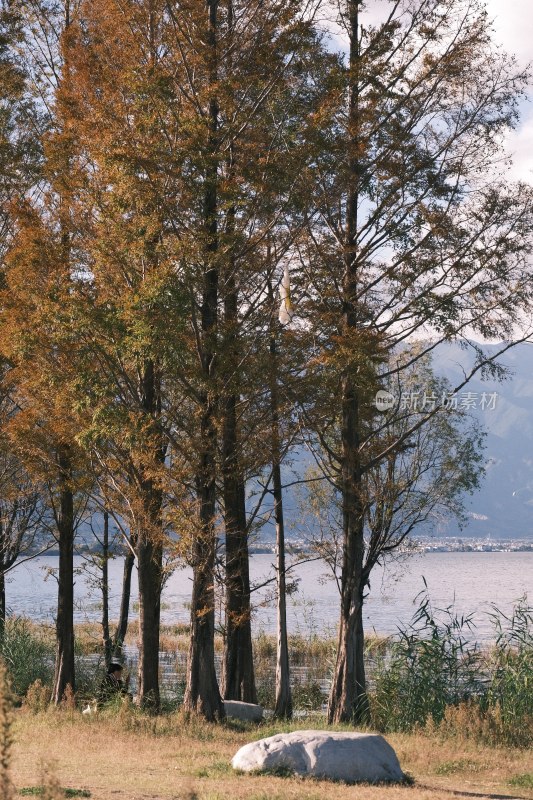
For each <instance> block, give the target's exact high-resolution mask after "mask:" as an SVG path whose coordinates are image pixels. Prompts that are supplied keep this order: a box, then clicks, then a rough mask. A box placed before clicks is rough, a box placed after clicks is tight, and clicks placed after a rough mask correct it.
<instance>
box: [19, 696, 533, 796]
mask: <svg viewBox="0 0 533 800" xmlns="http://www.w3.org/2000/svg"><path fill="white" fill-rule="evenodd" d="M307 727H314V728H321V727H324V720H323V718H320V717H318V716H316V717H313V719H312V721H310V720H307V721H305V722H304V723H301V724H297V723H292V724H291V725H275V724H273V723H272V722H270V723H269V724H267V725H263V726H252V725H249V726H243V725H239V726H230V725H227V724H226V725H219V726H215V725H210V724H208V723H205V722H203V721H201V720H197V719H193V720H191V721H189V722H186V721H185V719H184V717H183V716H182V715H181V714H179V713H176V714H169V715H162V716H161V717H158V718H153V717H147V716H144V715H143V714H141V713H140V712H138V711H136V710H134V709H129V710H127V711H126V712H124V711H119V712H111V711H110V712H109V713H105V712H104V713H102V714H99V715H97V716H96V717H83V716H82V715H81V714H80V713H79V712H77V711H58V710H55V709H50V710H48V711H46V712H40V713H37V714H30V713H28V712H26V711H25V710H24V709H20V710H18V711H17V712H16V714H15V725H14V735H15V744H14V747H13V758H12V776H13V780H14V783H15V786H17V787H22V786H24V787H28V789H29V788H30V787H31V786H32V784H34V783H36V780H35V777H36V775H38V773H39V764H41V763H42V761H43V759H46V760H48V761H52V762H53V764H54V773H55V774H56V775H57V779H58V781H59V784H60V785H61V786H74V787H80V788H79V789H78V791H80V790H83V791H84V792H86V793H87V794H84V795H81V794H78V795H77V796H90V797H91V798H93V800H145V799H146V800H148V798H149V799H150V800H170V799H171V798H172V799H173V800H182V799H183V800H193V799H195V800H276V799H277V800H445V798H446V800H449V798H450V797H452V796H453V794H450V793H455V792H457V793H458V795H457V796H459V797H460V796H461V792H463V793H465V792H470V793H475V794H476V795H477V796H478V798H482V797H489V796H490V795H496V794H497V795H500V796H502V797H503V796H505V797H508V798H511V797H513V798H514V797H521V798H527V800H533V785H532V783H531V781H530V782H529V783H528V778H529V779H531V776H532V775H533V755H532V754H531V752H530V751H528V750H519V749H513V748H496V747H495V748H490V747H486V746H483V745H481V744H478V743H475V742H473V741H471V740H461V739H460V738H459V737H458V738H456V739H452V738H449V737H440V736H439V735H437V734H435V735H432V736H428V735H427V734H424V733H421V732H420V733H416V734H406V733H395V734H391V735H389V736H387V739H388V741H389V742H390V743H391V744H392V746H393V747H394V748H395V750H396V752H397V754H398V757H399V759H400V763H401V765H402V768H403V769H404V771H405V772H407V773H409V774H410V775H412V776H413V778H414V781H415V783H414V786H403V785H402V786H379V787H375V786H374V787H372V786H366V785H361V786H358V787H357V788H355V787H350V786H346V785H343V784H339V783H329V782H327V781H315V780H301V779H297V778H293V777H281V776H276V775H240V774H237V773H235V772H233V770H232V769H231V767H230V761H231V758H232V757H233V755H234V754H235V752H236V751H237V749H238V748H239V747H241V746H242V745H244V744H245V743H247V742H249V741H252V740H254V739H258V738H261V737H263V736H267V735H271V734H273V733H276V732H279V731H281V730H297V729H298V728H307ZM345 729H346V728H345ZM510 787H513V789H512V790H510ZM518 790H519V792H518ZM34 791H35V790H34ZM515 791H516V792H518V794H515V793H513V792H515ZM71 796H75V795H71Z"/></svg>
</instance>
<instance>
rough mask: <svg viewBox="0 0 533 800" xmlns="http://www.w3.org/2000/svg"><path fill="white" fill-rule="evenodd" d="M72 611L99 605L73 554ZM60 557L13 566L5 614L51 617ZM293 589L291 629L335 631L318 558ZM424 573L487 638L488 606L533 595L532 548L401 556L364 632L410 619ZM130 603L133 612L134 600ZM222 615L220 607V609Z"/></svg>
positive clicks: (267, 619)
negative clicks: (54, 572) (510, 551)
mask: <svg viewBox="0 0 533 800" xmlns="http://www.w3.org/2000/svg"><path fill="white" fill-rule="evenodd" d="M273 561H274V556H273V555H271V554H257V555H253V556H252V557H251V565H250V574H251V580H252V582H253V583H254V584H260V583H263V582H264V581H265V580H266V579H268V577H269V576H270V577H271V576H272V574H273V572H272V564H273ZM75 563H76V569H77V570H78V574H77V576H76V585H75V602H76V610H75V617H76V621H77V622H82V621H85V620H98V619H99V618H100V613H101V612H100V604H99V600H100V598H99V595H98V590H97V589H96V588H95V587H94V581H92V580H91V577H90V576H89V575H88V574H86V572H85V570H84V569H83V565H84V559H83V558H82V557H81V556H76V558H75ZM56 566H57V558H56V557H51V556H41V557H39V558H36V559H34V560H32V561H28V562H26V563H22V564H19V565H17V566H16V567H15V568H14V569H13V571H12V572H11V573H10V575H9V577H8V583H7V587H6V594H7V606H8V609H9V611H10V612H12V613H15V614H20V615H25V616H29V617H31V618H33V619H35V620H40V621H48V622H53V619H54V612H55V603H56V595H57V584H56V581H55V578H54V576H53V574H51V570H53V569H54V567H56ZM109 574H110V617H111V619H116V617H117V615H118V607H119V601H120V589H121V581H122V559H114V560H112V561H110V564H109ZM291 574H292V576H293V577H294V578H296V579H297V580H298V589H297V591H296V592H295V594H294V595H292V596H291V597H290V598H289V602H288V624H289V630H290V632H292V633H301V634H304V635H309V634H312V633H317V634H323V633H329V634H332V635H334V633H335V628H336V624H337V620H338V602H339V598H338V593H337V588H336V585H335V583H334V581H333V580H331V579H329V578H328V577H327V576H326V568H325V567H324V565H323V564H320V563H319V562H309V563H304V564H299V565H297V566H295V568H294V570H293V573H291ZM424 579H425V581H426V582H427V584H428V589H429V594H430V597H431V601H432V604H433V606H434V607H435V608H446V607H448V606H450V605H452V604H454V606H455V609H456V611H457V612H458V613H460V614H470V613H472V614H474V619H475V622H476V638H478V639H480V640H481V639H487V638H490V637H491V635H492V628H491V625H490V622H489V619H488V617H487V612H488V611H490V607H491V606H490V604H491V603H495V604H496V606H497V607H498V608H499V609H500V610H502V611H503V612H505V613H508V612H509V611H510V610H511V608H512V606H513V603H514V601H516V600H517V599H518V598H519V597H521V596H522V595H524V594H525V593H527V594H528V596H529V600H530V602H531V600H532V599H533V552H512V553H506V552H488V553H483V552H472V553H424V554H417V555H413V556H409V557H405V558H404V559H403V560H402V561H401V562H399V563H397V562H396V563H392V564H390V565H389V566H386V567H385V568H382V567H376V570H375V572H374V574H373V577H372V581H371V591H370V594H369V597H368V599H367V601H366V604H365V612H364V618H365V627H366V630H367V631H368V632H372V631H375V632H376V633H378V634H391V633H394V632H395V631H396V630H397V627H398V625H404V624H406V623H408V622H409V620H410V619H411V617H412V615H413V612H414V611H415V609H416V604H415V602H414V600H415V597H416V596H417V594H418V593H419V592H421V591H422V590H423V589H424ZM191 581H192V573H191V570H190V569H181V570H177V571H176V572H175V573H173V574H172V575H171V576H170V578H169V580H168V582H167V584H166V586H165V589H164V591H163V605H162V619H163V622H166V623H179V622H188V620H189V609H188V604H189V600H190V593H191V586H192V582H191ZM136 594H137V580H136V575H135V574H134V576H133V586H132V601H133V603H134V602H135V600H136ZM272 594H273V585H270V586H266V587H263V588H261V589H259V590H257V591H255V592H254V594H253V602H254V606H255V610H254V616H253V626H254V631H255V633H258V632H259V631H264V632H266V633H273V632H274V630H275V625H276V609H275V604H274V603H273V600H272ZM133 603H132V617H136V610H135V609H136V606H134V605H133ZM218 613H220V610H219V611H218Z"/></svg>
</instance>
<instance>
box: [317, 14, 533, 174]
mask: <svg viewBox="0 0 533 800" xmlns="http://www.w3.org/2000/svg"><path fill="white" fill-rule="evenodd" d="M485 2H486V4H487V9H488V12H489V16H490V18H491V19H492V20H493V25H494V38H495V40H496V42H497V43H498V44H499V45H500V46H502V47H503V48H505V50H506V51H507V52H508V53H512V54H513V55H515V56H516V58H517V59H518V62H519V64H520V66H521V67H525V66H526V65H527V64H529V63H532V64H533V0H485ZM387 7H389V3H388V2H387V0H367V4H366V11H365V16H366V18H367V19H368V20H369V21H372V22H377V20H378V19H380V18H382V14H383V8H387ZM380 12H381V13H380ZM330 31H331V28H330ZM332 32H333V31H332ZM333 38H334V40H337V43H338V45H340V41H341V40H342V38H343V37H342V36H340V37H338V34H337V36H336V35H335V33H334V34H333ZM339 49H343V48H342V45H341V46H340V47H339ZM532 72H533V69H532ZM520 114H521V119H520V124H519V126H518V127H517V129H516V130H514V131H512V132H510V134H509V136H508V138H507V141H506V150H507V152H508V154H509V155H511V156H512V159H513V166H512V168H511V177H512V178H514V179H518V180H523V181H527V182H529V183H532V184H533V75H532V78H531V85H530V90H529V97H528V98H527V99H526V100H524V102H523V103H522V104H521V106H520Z"/></svg>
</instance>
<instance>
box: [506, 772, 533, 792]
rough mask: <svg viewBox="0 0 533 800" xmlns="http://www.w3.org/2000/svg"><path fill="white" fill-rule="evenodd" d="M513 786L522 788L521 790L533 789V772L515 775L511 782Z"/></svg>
mask: <svg viewBox="0 0 533 800" xmlns="http://www.w3.org/2000/svg"><path fill="white" fill-rule="evenodd" d="M509 784H510V785H511V786H520V788H521V789H533V772H526V773H525V774H524V775H515V777H514V778H511V780H510V781H509Z"/></svg>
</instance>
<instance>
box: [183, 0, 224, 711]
mask: <svg viewBox="0 0 533 800" xmlns="http://www.w3.org/2000/svg"><path fill="white" fill-rule="evenodd" d="M207 12H208V25H207V42H208V47H209V53H210V55H209V58H210V64H209V72H210V75H209V82H210V85H211V87H213V90H214V88H215V86H216V83H217V80H218V73H217V59H218V55H217V27H218V0H207ZM218 114H219V110H218V101H217V98H216V96H215V94H214V93H213V95H212V97H211V100H210V102H209V141H208V146H207V158H208V165H207V168H206V180H205V194H204V229H205V234H206V241H207V246H206V260H205V264H204V285H203V302H202V313H201V326H202V343H201V352H200V359H201V368H202V375H203V380H204V383H205V385H206V387H207V388H206V389H205V390H204V391H203V392H202V393H201V396H200V406H201V421H200V447H201V452H200V458H199V460H198V471H197V475H196V493H197V498H198V507H199V514H198V523H199V524H198V531H197V533H196V536H195V541H194V546H193V572H194V575H193V590H192V600H191V641H190V647H189V659H188V665H187V686H186V689H185V697H184V701H183V704H184V707H185V709H187V710H188V711H192V712H194V713H197V714H201V715H202V716H204V717H205V718H206V719H208V720H214V719H222V718H223V717H224V704H223V702H222V698H221V696H220V689H219V687H218V682H217V676H216V670H215V586H214V583H215V551H216V530H215V517H216V484H215V478H216V452H217V431H216V417H217V389H216V385H215V377H216V366H217V365H216V353H217V322H218V280H219V268H218V263H217V256H218V223H217V213H218Z"/></svg>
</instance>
